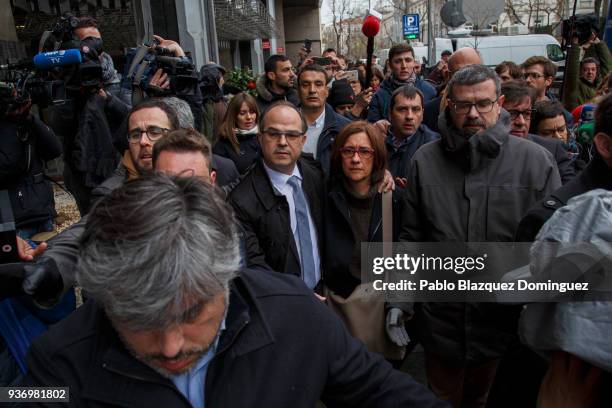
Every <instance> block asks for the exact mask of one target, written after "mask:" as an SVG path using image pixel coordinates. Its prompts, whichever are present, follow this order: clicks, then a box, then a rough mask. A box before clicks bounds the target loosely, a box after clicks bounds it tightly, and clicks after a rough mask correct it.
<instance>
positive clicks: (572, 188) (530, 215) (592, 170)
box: [516, 154, 612, 242]
mask: <svg viewBox="0 0 612 408" xmlns="http://www.w3.org/2000/svg"><path fill="white" fill-rule="evenodd" d="M597 188H603V189H605V190H612V169H610V168H609V167H608V166H607V165H606V163H605V162H604V161H603V159H602V158H601V156H599V155H598V154H596V155H595V157H593V160H591V162H590V163H589V164H588V165H587V166H586V168H585V169H584V171H583V172H582V173H580V174H579V175H578V177H576V178H574V179H573V180H572V181H570V182H569V183H567V184H565V185H564V186H563V187H561V188H559V189H558V190H555V191H554V192H553V193H551V194H550V195H549V196H548V197H546V198H544V199H543V200H541V201H540V202H538V203H537V204H536V205H534V206H533V207H532V208H531V209H530V210H529V212H527V214H526V215H525V216H524V217H523V219H522V220H521V222H520V224H519V226H518V229H517V232H516V241H517V242H533V241H535V237H536V235H538V232H540V229H541V228H542V225H544V223H546V221H548V219H549V218H550V217H551V216H552V215H553V213H554V212H555V211H557V209H559V208H561V207H563V206H565V205H566V204H567V202H568V201H569V199H570V198H572V197H575V196H578V195H580V194H583V193H586V192H587V191H591V190H595V189H597Z"/></svg>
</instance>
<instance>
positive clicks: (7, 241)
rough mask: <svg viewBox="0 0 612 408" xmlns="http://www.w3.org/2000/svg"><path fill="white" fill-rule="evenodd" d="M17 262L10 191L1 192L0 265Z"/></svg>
mask: <svg viewBox="0 0 612 408" xmlns="http://www.w3.org/2000/svg"><path fill="white" fill-rule="evenodd" d="M16 261H17V239H16V237H15V218H14V216H13V207H12V205H11V200H10V198H9V194H8V190H0V263H9V262H16Z"/></svg>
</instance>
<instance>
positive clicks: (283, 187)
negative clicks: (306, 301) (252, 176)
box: [264, 163, 321, 282]
mask: <svg viewBox="0 0 612 408" xmlns="http://www.w3.org/2000/svg"><path fill="white" fill-rule="evenodd" d="M264 168H265V169H266V173H268V177H270V181H271V182H272V186H273V187H274V189H275V190H276V191H277V192H278V193H280V194H282V195H283V196H285V198H286V199H287V204H289V220H290V223H291V232H292V233H293V240H294V241H295V246H296V247H297V251H298V255H299V256H300V259H301V257H302V255H301V254H300V244H299V237H298V234H297V221H296V215H295V202H294V201H293V187H291V185H290V184H288V183H287V181H288V180H289V178H290V177H292V176H297V178H298V179H299V180H300V186H301V185H302V175H301V174H300V169H299V168H298V166H297V165H296V166H295V168H294V169H293V174H291V175H287V174H284V173H279V172H278V171H276V170H272V169H271V168H270V167H268V166H267V165H266V163H264ZM304 196H305V197H306V200H308V196H307V195H306V194H304ZM306 210H307V211H308V225H309V228H310V241H311V242H312V257H313V259H314V263H315V276H316V280H317V282H318V281H319V280H321V260H320V258H319V244H318V242H317V230H316V227H315V224H314V221H313V219H312V215H311V214H310V208H307V209H306Z"/></svg>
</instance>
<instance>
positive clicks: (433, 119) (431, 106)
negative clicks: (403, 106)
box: [423, 96, 442, 132]
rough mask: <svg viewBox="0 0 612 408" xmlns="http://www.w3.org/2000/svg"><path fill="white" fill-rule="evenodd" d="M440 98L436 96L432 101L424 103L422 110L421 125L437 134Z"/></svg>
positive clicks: (438, 129)
mask: <svg viewBox="0 0 612 408" xmlns="http://www.w3.org/2000/svg"><path fill="white" fill-rule="evenodd" d="M441 102H442V96H436V97H435V98H433V99H432V100H430V101H428V102H426V103H425V107H424V108H423V124H425V125H426V126H427V127H428V128H429V129H431V130H433V131H434V132H439V131H440V128H439V127H438V116H440V103H441Z"/></svg>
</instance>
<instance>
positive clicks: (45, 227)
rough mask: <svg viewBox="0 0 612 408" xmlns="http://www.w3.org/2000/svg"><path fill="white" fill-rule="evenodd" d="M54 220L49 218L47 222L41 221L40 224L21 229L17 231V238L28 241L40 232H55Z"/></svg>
mask: <svg viewBox="0 0 612 408" xmlns="http://www.w3.org/2000/svg"><path fill="white" fill-rule="evenodd" d="M53 228H54V226H53V218H49V219H48V220H46V221H41V222H39V223H38V224H32V225H28V226H27V227H25V228H19V229H18V230H17V236H18V237H19V238H22V239H25V240H28V239H30V238H32V237H33V236H34V235H36V234H38V233H39V232H49V231H53Z"/></svg>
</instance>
